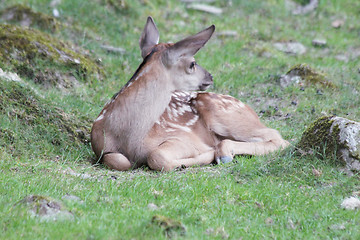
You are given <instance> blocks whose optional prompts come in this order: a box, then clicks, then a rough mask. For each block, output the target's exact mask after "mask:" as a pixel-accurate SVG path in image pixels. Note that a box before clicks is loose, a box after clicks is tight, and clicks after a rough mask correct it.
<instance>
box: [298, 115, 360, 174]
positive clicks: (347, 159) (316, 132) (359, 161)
mask: <svg viewBox="0 0 360 240" xmlns="http://www.w3.org/2000/svg"><path fill="white" fill-rule="evenodd" d="M297 147H298V149H299V151H300V152H301V153H304V154H308V153H314V151H315V153H319V154H320V155H321V154H325V157H326V156H327V157H332V156H334V154H336V155H335V156H336V159H337V161H338V162H339V163H341V164H344V165H345V168H346V169H348V170H351V171H360V123H359V122H355V121H351V120H349V119H346V118H342V117H336V116H324V117H321V118H319V119H317V120H316V121H315V122H314V123H312V124H311V125H310V126H309V127H308V128H307V129H306V130H305V132H304V133H303V135H302V138H301V140H300V142H299V143H298V145H297Z"/></svg>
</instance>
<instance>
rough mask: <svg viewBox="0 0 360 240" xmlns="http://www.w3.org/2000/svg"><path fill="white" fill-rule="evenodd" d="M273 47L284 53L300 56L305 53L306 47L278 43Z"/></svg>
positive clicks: (295, 43) (292, 43) (298, 44)
mask: <svg viewBox="0 0 360 240" xmlns="http://www.w3.org/2000/svg"><path fill="white" fill-rule="evenodd" d="M274 47H275V48H276V49H277V50H279V51H281V52H284V53H287V54H292V55H302V54H304V53H306V47H305V46H304V45H302V44H301V43H299V42H278V43H274Z"/></svg>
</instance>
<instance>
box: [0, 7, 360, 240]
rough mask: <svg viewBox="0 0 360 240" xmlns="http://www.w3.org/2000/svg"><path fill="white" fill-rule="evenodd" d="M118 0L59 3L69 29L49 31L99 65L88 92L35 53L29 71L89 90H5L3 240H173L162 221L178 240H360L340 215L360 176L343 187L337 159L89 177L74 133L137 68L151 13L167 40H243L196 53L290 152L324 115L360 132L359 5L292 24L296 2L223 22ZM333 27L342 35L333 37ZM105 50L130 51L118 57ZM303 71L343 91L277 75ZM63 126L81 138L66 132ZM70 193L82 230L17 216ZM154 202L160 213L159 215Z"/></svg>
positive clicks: (236, 12)
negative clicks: (301, 49)
mask: <svg viewBox="0 0 360 240" xmlns="http://www.w3.org/2000/svg"><path fill="white" fill-rule="evenodd" d="M50 2H51V1H50V0H31V1H27V0H12V1H8V0H5V1H1V5H0V10H4V9H6V8H8V7H11V6H13V5H14V4H24V5H26V6H29V7H31V9H32V10H33V11H34V12H38V13H39V12H41V13H44V14H46V15H51V14H52V10H53V8H54V7H52V6H51V5H50ZM110 2H112V3H114V4H112V3H110ZM116 2H117V1H102V0H99V1H85V0H79V1H71V0H62V1H61V2H60V3H58V4H57V5H56V9H57V10H58V11H59V13H60V16H59V18H57V20H58V21H59V22H60V23H61V24H64V25H65V26H68V27H64V28H59V29H58V30H57V31H55V32H51V31H50V32H48V36H51V40H50V41H51V42H52V41H53V40H54V39H55V40H60V41H61V42H71V43H74V46H78V47H79V48H80V49H85V50H86V51H89V53H91V55H92V56H94V59H97V58H99V59H101V60H102V66H103V69H104V72H105V73H106V76H107V77H106V78H104V79H103V80H100V79H98V78H96V77H90V78H89V79H87V80H86V81H83V80H82V76H81V74H76V73H77V72H80V73H81V69H80V70H77V68H76V65H75V66H74V65H72V64H70V65H66V64H65V65H60V66H59V65H58V64H57V63H56V62H55V61H53V60H52V59H51V58H50V60H49V61H47V60H44V59H43V58H42V57H41V55H40V56H37V55H36V56H37V58H35V59H36V60H34V61H30V60H25V62H26V61H29V64H28V65H26V64H25V65H23V66H24V69H28V70H29V69H30V70H32V69H35V70H36V71H37V72H41V73H43V72H45V71H46V69H50V70H52V69H60V70H61V71H63V70H64V69H65V70H64V71H65V72H70V73H71V74H73V73H74V74H73V76H74V77H75V78H76V80H77V81H78V82H79V84H78V85H75V86H73V87H71V88H68V89H67V90H66V91H65V90H61V91H60V90H59V89H58V88H52V87H50V88H44V87H42V86H41V85H39V84H34V83H33V78H31V77H29V75H26V74H24V75H22V76H23V81H24V83H23V85H22V83H15V82H8V81H1V89H2V92H1V96H0V99H2V101H1V103H2V104H3V105H2V109H1V121H0V124H1V131H0V138H1V143H0V149H1V151H0V158H1V161H0V173H1V174H0V192H1V193H2V194H1V195H0V196H1V197H0V214H1V215H0V238H3V239H19V238H22V239H39V238H42V239H45V238H48V239H74V238H77V239H119V238H122V239H166V238H167V237H168V236H167V235H166V233H165V232H164V228H163V227H161V226H159V224H158V223H157V222H153V221H152V219H153V218H154V216H164V217H166V218H169V219H172V220H174V221H176V222H179V223H181V224H183V225H184V227H185V230H186V232H185V235H181V234H179V235H178V238H184V239H204V238H210V239H223V238H227V237H228V238H229V239H239V238H243V239H269V238H275V239H328V238H331V239H358V238H359V236H360V229H359V227H358V226H359V224H360V222H359V219H360V216H359V214H360V212H359V211H358V210H357V211H346V210H344V209H342V208H341V207H340V204H341V202H342V200H343V199H344V198H346V197H349V196H351V195H359V191H360V187H359V176H358V175H356V174H355V175H354V176H347V175H346V174H344V173H343V172H341V171H340V170H339V168H338V167H337V166H334V165H331V164H329V161H331V159H329V158H323V159H321V158H320V159H319V158H317V157H315V156H314V155H307V156H298V155H295V154H294V151H293V150H294V149H293V148H291V147H290V148H289V149H287V150H285V151H284V152H282V153H274V154H270V155H267V156H262V157H237V158H236V161H234V162H233V163H230V164H227V165H221V166H208V167H194V168H189V169H182V170H179V171H174V172H170V173H154V172H150V171H148V169H146V168H145V169H138V170H134V171H131V172H125V173H122V172H113V171H109V170H107V169H105V168H104V167H103V166H91V165H90V164H89V161H88V160H89V159H91V158H93V156H94V155H93V153H92V151H91V148H90V145H89V144H88V143H85V144H82V143H80V141H78V140H76V139H78V136H77V135H76V134H75V135H74V134H73V133H74V131H75V132H76V129H78V127H80V129H81V127H84V128H86V129H87V130H84V131H85V132H87V131H88V129H89V128H90V127H91V121H89V119H95V118H96V117H97V115H98V114H99V112H100V111H101V109H102V107H103V105H104V104H105V103H106V102H107V101H108V100H109V99H110V98H111V96H113V94H114V93H115V92H117V91H118V90H119V89H120V88H121V86H122V85H124V84H125V83H126V82H127V81H128V79H129V78H130V77H131V76H132V74H133V73H134V71H135V70H136V68H137V66H138V65H139V64H140V63H141V56H140V51H139V47H138V39H139V36H140V34H141V31H142V29H143V26H144V24H145V21H146V17H147V16H148V15H151V16H153V17H154V19H155V21H156V23H157V26H158V28H159V30H160V34H161V37H160V40H161V41H162V42H168V41H176V40H178V39H181V38H182V37H185V36H188V35H190V34H193V33H196V32H198V31H200V30H202V29H204V28H205V27H208V26H209V25H211V24H215V25H216V28H217V30H216V31H217V32H222V31H228V30H231V31H235V32H236V34H235V35H232V36H225V35H218V36H214V37H213V38H212V39H211V40H210V41H209V42H208V43H207V45H206V46H205V47H204V49H202V50H201V51H199V53H198V54H197V56H196V60H197V62H198V63H199V64H200V65H202V66H203V67H204V68H206V69H207V70H209V72H210V73H212V75H213V76H214V81H215V84H214V87H213V88H212V89H211V91H214V92H220V93H227V94H231V95H233V96H235V97H237V98H239V99H240V100H242V101H244V102H245V103H247V104H249V105H250V106H252V107H253V108H254V109H255V111H256V112H257V113H259V115H260V116H261V119H262V121H263V122H264V123H265V124H266V125H267V126H269V127H272V128H275V129H277V130H279V131H280V133H281V134H282V135H283V136H284V138H285V139H287V140H289V141H290V142H291V143H292V144H293V145H295V144H296V143H297V142H298V141H299V140H300V138H301V136H302V133H303V130H304V129H306V128H307V126H308V125H310V123H311V122H313V121H314V120H315V119H317V118H318V117H321V116H322V115H339V116H343V117H347V118H349V119H352V120H357V121H359V120H360V109H359V106H360V98H359V93H360V85H359V84H360V74H359V68H360V58H359V55H358V54H357V51H359V50H360V45H359V31H360V22H359V21H358V19H359V9H360V2H359V1H355V0H346V1H337V0H329V1H319V6H318V8H317V9H316V10H315V11H313V12H310V13H308V14H306V15H296V16H294V15H292V10H293V5H292V4H291V2H290V1H282V0H269V1H261V0H254V1H247V0H246V1H245V0H236V1H220V0H216V1H214V2H213V3H211V4H212V5H214V6H216V7H220V8H222V9H223V11H224V13H223V14H222V15H212V14H207V13H204V12H201V11H195V10H190V9H188V8H187V4H186V3H183V2H182V1H177V0H166V1H165V0H155V1H130V0H129V1H127V0H125V1H120V3H119V4H117V5H116ZM121 2H124V3H125V6H126V7H125V8H122V7H120V6H121ZM297 2H303V1H297ZM112 6H119V8H120V9H116V7H112ZM335 20H343V21H344V24H343V25H341V26H340V27H338V28H334V27H332V22H333V21H335ZM0 21H1V20H0ZM1 24H5V22H4V21H2V22H1ZM14 24H18V23H16V22H15V23H14ZM34 27H37V26H34ZM13 28H14V29H17V28H16V27H13ZM38 29H40V28H38ZM40 30H41V29H40ZM35 31H37V30H30V32H31V33H34V32H35ZM8 35H9V34H5V36H4V38H5V39H7V37H8ZM42 36H44V35H42ZM318 37H322V38H325V39H326V40H327V45H326V46H325V47H323V48H317V47H313V46H312V44H311V42H312V40H313V39H314V38H318ZM55 40H54V41H55ZM39 41H40V40H39ZM291 41H297V42H300V43H302V44H303V45H304V46H305V47H306V48H307V52H306V53H305V54H303V55H287V54H285V53H283V52H280V51H277V50H276V49H275V48H274V46H273V44H274V43H276V42H291ZM2 42H3V41H2V40H0V44H1V43H2ZM44 45H46V44H45V43H44ZM70 45H72V44H70ZM101 45H110V46H115V47H122V48H124V49H126V52H125V53H123V54H113V53H108V52H107V51H105V50H103V49H102V48H101ZM5 47H6V46H5ZM3 49H4V48H0V51H2V50H3ZM8 51H9V50H8ZM34 51H35V53H36V52H37V50H36V49H34ZM80 52H81V51H80ZM69 54H70V53H69ZM16 55H18V56H19V57H21V56H22V51H20V53H18V52H16V51H15V56H16ZM70 55H71V54H70ZM56 56H58V55H55V58H57V57H56ZM5 57H9V56H8V55H7V56H5ZM74 57H75V56H74ZM0 58H4V56H3V55H1V56H0ZM75 58H76V57H75ZM15 60H16V58H14V57H11V58H10V59H6V61H0V65H1V66H0V67H1V68H3V69H4V70H5V69H7V70H13V71H16V70H17V68H16V67H15V66H17V65H12V64H9V62H10V63H11V61H15ZM301 63H306V64H307V65H308V66H310V67H311V68H312V69H315V70H316V72H322V73H325V74H326V77H327V78H328V79H329V80H331V83H333V84H334V85H335V86H336V88H328V87H325V86H323V85H322V84H315V85H314V84H311V83H309V84H307V85H305V86H302V85H292V86H289V87H287V88H282V87H281V86H279V83H278V82H277V81H276V80H275V79H276V78H275V77H274V76H279V75H283V74H285V73H287V72H288V71H289V70H290V69H291V68H292V66H296V65H298V64H301ZM19 64H21V62H20V63H19ZM74 67H75V68H74ZM72 71H74V72H72ZM25 83H26V84H25ZM12 89H14V90H12ZM60 109H61V110H60ZM67 124H70V125H71V126H76V127H74V128H71V129H70V130H69V129H68V128H67V127H66V126H65V125H67ZM314 169H315V170H317V174H314ZM319 172H321V174H319ZM66 194H71V195H75V196H78V197H79V198H80V199H81V200H82V202H76V203H64V204H65V205H66V207H67V208H68V209H69V211H71V212H72V213H73V214H74V220H73V221H62V222H56V221H55V222H42V221H41V220H39V219H38V218H33V217H31V216H29V214H28V213H27V212H26V211H23V209H22V208H19V207H18V206H14V203H16V202H18V201H19V200H21V199H24V198H25V197H26V196H28V195H40V196H49V197H51V198H53V199H61V198H62V196H64V195H66ZM150 203H152V204H155V205H156V206H157V207H158V208H157V209H155V210H154V209H151V208H149V207H148V205H149V204H150Z"/></svg>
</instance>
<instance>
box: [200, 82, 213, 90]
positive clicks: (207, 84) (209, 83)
mask: <svg viewBox="0 0 360 240" xmlns="http://www.w3.org/2000/svg"><path fill="white" fill-rule="evenodd" d="M211 85H212V82H208V83H203V84H201V85H200V87H199V90H200V91H205V90H206V89H208V88H209V87H210V86H211Z"/></svg>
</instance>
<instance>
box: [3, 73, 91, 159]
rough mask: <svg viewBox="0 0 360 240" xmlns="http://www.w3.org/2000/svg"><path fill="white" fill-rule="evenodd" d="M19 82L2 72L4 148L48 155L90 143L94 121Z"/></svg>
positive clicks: (16, 151)
mask: <svg viewBox="0 0 360 240" xmlns="http://www.w3.org/2000/svg"><path fill="white" fill-rule="evenodd" d="M15 79H16V78H12V76H11V75H9V74H7V73H4V72H3V71H2V70H1V69H0V147H3V148H6V149H7V150H10V152H12V153H13V154H15V155H20V154H23V153H25V152H27V153H30V154H31V153H34V154H36V153H35V152H36V151H38V153H43V154H44V152H46V151H47V150H44V148H48V149H49V151H55V152H56V151H57V150H58V151H61V150H62V149H65V148H69V147H70V148H71V147H78V146H79V144H82V143H87V142H88V141H89V133H90V126H91V120H90V119H88V118H86V117H78V118H77V117H75V116H74V115H72V114H67V113H65V112H64V111H63V110H61V109H60V108H57V107H54V106H53V104H51V103H50V102H48V101H47V100H46V99H44V98H42V97H40V96H39V95H38V94H37V93H36V92H35V91H34V90H32V89H31V88H30V87H28V85H27V84H25V83H24V82H22V81H19V79H20V78H17V80H15Z"/></svg>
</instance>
